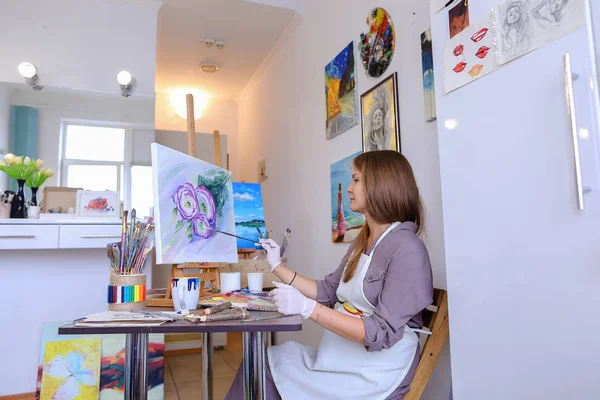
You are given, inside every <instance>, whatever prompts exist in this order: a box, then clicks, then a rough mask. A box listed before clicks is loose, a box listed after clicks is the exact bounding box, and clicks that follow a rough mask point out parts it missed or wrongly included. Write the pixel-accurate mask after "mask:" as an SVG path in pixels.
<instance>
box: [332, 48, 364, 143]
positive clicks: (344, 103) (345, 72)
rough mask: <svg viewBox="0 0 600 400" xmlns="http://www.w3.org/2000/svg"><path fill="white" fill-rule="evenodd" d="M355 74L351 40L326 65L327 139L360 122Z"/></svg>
mask: <svg viewBox="0 0 600 400" xmlns="http://www.w3.org/2000/svg"><path fill="white" fill-rule="evenodd" d="M355 75H356V63H355V62H354V42H350V44H349V45H348V46H346V47H345V48H344V50H342V51H341V52H340V54H338V55H337V56H335V58H334V59H333V60H332V61H331V62H330V63H329V64H327V65H326V66H325V96H326V104H327V122H326V124H325V125H326V128H327V135H326V137H327V139H332V138H334V137H336V136H337V135H339V134H341V133H343V132H345V131H347V130H348V129H350V128H352V127H353V126H355V125H357V124H358V98H357V93H356V77H355Z"/></svg>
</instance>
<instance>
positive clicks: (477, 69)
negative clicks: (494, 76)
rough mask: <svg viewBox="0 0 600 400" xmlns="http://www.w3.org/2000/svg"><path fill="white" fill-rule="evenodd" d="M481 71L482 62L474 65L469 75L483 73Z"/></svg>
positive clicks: (474, 75)
mask: <svg viewBox="0 0 600 400" xmlns="http://www.w3.org/2000/svg"><path fill="white" fill-rule="evenodd" d="M481 71H483V65H481V64H477V65H473V68H471V69H470V70H469V75H471V76H472V77H476V76H478V75H479V74H481Z"/></svg>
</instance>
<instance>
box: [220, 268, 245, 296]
mask: <svg viewBox="0 0 600 400" xmlns="http://www.w3.org/2000/svg"><path fill="white" fill-rule="evenodd" d="M220 275H221V290H220V291H221V293H229V292H233V291H234V290H240V281H241V278H240V273H239V272H221V274H220Z"/></svg>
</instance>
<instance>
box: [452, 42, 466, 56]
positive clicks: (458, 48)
mask: <svg viewBox="0 0 600 400" xmlns="http://www.w3.org/2000/svg"><path fill="white" fill-rule="evenodd" d="M464 50H465V47H464V46H463V45H462V44H459V45H458V46H456V47H455V48H454V55H455V56H457V57H458V56H460V55H461V54H462V53H463V51H464Z"/></svg>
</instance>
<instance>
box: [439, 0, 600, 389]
mask: <svg viewBox="0 0 600 400" xmlns="http://www.w3.org/2000/svg"><path fill="white" fill-rule="evenodd" d="M497 1H498V0H479V1H472V2H470V4H469V6H470V19H471V22H472V23H474V22H476V21H477V19H479V18H482V17H483V16H484V14H485V13H487V12H489V10H490V9H491V8H492V7H493V6H494V5H495V4H496V3H497ZM530 1H534V0H530ZM535 1H541V0H535ZM593 1H596V0H593ZM595 23H596V25H597V26H600V21H595ZM432 33H433V46H434V47H433V53H434V58H435V60H434V63H435V71H436V79H437V80H438V82H439V84H437V85H436V89H437V93H436V96H437V98H436V101H437V114H438V128H439V151H440V168H441V181H442V199H443V213H444V234H445V245H446V265H447V280H448V282H447V284H448V292H449V307H450V308H449V315H450V345H451V347H450V348H451V357H452V378H453V390H454V398H455V399H459V400H481V399H486V400H494V399H502V400H508V399H510V400H513V399H536V400H537V399H544V400H550V399H565V398H569V399H599V398H600V379H599V377H600V319H599V318H597V315H598V311H597V309H598V306H599V305H600V182H599V168H598V142H599V139H600V134H599V130H598V124H597V123H596V120H595V116H597V92H596V91H595V89H596V87H597V79H596V76H595V74H594V73H593V69H592V64H591V62H592V61H593V58H592V57H593V55H592V53H591V48H592V46H591V43H590V38H589V36H588V30H587V29H585V28H584V29H580V30H579V31H576V32H574V33H571V34H569V35H567V36H564V37H562V38H560V39H558V40H556V41H554V42H552V43H550V44H548V45H546V46H544V47H542V48H540V49H538V50H535V51H534V52H532V53H529V54H527V55H525V56H523V57H520V58H518V59H517V60H515V61H513V62H511V63H509V64H507V65H505V66H503V67H501V68H500V69H498V70H497V71H496V72H494V73H492V74H490V75H487V76H485V77H483V78H481V79H480V80H478V81H475V82H474V83H471V84H469V85H467V86H465V87H463V88H461V89H459V90H457V91H456V92H453V93H450V94H448V95H444V94H443V92H442V85H441V79H442V75H441V55H442V54H443V46H444V44H445V42H446V41H447V40H448V15H447V11H443V12H441V13H440V14H437V15H436V16H434V17H432ZM567 53H569V54H570V57H571V61H572V69H573V72H574V73H576V74H578V78H577V79H576V80H575V81H574V83H573V89H574V100H575V109H576V117H577V120H578V121H577V122H578V125H577V127H576V133H577V145H578V147H579V150H580V160H581V176H582V185H581V186H583V187H589V188H590V189H591V191H590V192H589V193H587V194H582V196H583V203H584V206H585V208H584V210H580V209H579V207H578V205H579V201H578V193H577V192H578V190H577V185H576V173H575V157H574V146H573V141H572V131H571V125H570V120H569V114H568V112H567V102H566V95H565V78H564V65H563V55H564V54H567ZM438 71H439V72H438ZM592 78H593V79H592ZM593 89H594V90H593ZM452 119H455V120H456V122H457V127H456V129H454V130H449V129H447V128H446V127H445V126H446V121H448V120H452Z"/></svg>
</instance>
